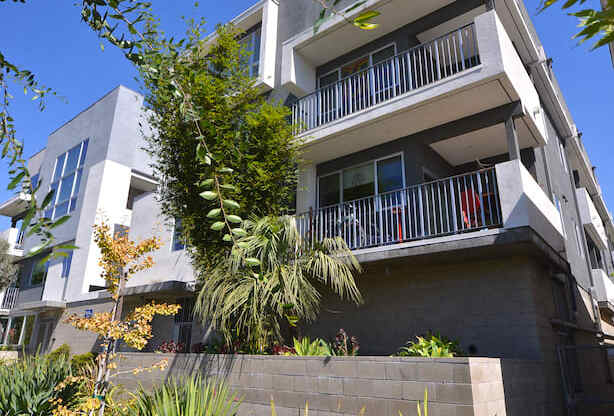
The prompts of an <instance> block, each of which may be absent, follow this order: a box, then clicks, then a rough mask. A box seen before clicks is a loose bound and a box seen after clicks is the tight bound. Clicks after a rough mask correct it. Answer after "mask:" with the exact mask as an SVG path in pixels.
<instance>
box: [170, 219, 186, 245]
mask: <svg viewBox="0 0 614 416" xmlns="http://www.w3.org/2000/svg"><path fill="white" fill-rule="evenodd" d="M172 248H173V251H179V250H183V249H184V248H185V244H184V242H183V225H182V223H181V218H175V226H174V229H173V245H172Z"/></svg>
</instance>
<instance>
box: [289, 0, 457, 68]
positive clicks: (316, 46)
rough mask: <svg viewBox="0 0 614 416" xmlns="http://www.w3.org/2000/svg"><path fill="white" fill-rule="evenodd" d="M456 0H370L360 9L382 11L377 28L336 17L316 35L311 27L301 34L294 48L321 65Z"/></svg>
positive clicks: (312, 62)
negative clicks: (361, 27)
mask: <svg viewBox="0 0 614 416" xmlns="http://www.w3.org/2000/svg"><path fill="white" fill-rule="evenodd" d="M453 2H454V0H429V1H408V0H402V1H399V0H379V1H374V0H371V1H369V2H368V3H367V5H365V7H363V8H361V9H359V10H365V9H367V10H375V11H378V12H380V13H381V15H380V16H378V17H377V18H376V22H377V23H379V27H378V28H377V29H374V30H359V29H358V28H356V27H355V26H354V25H352V24H350V23H347V22H345V21H343V20H342V19H337V20H333V21H332V22H331V23H330V24H324V25H323V26H322V28H321V29H320V31H319V32H318V33H317V34H316V35H313V29H311V28H309V29H308V30H307V31H306V32H303V33H302V34H300V35H299V37H300V38H301V39H300V40H299V39H297V41H298V42H299V45H297V46H296V47H295V49H296V51H297V52H298V53H300V54H301V55H302V56H303V57H304V58H306V59H307V60H308V61H309V62H310V63H311V64H312V65H314V66H318V65H322V64H324V63H326V62H328V61H330V60H332V59H334V58H336V57H338V56H341V55H344V54H345V53H347V51H351V50H353V49H356V48H359V47H361V46H363V45H366V44H367V43H369V42H371V41H373V40H375V39H378V38H380V37H382V36H383V35H385V34H387V33H390V32H392V31H394V30H396V29H398V28H400V27H402V26H405V25H407V24H408V23H411V22H413V21H415V20H417V19H419V18H420V17H422V16H425V15H427V14H429V13H432V12H434V11H436V10H438V9H440V8H442V7H444V6H447V5H448V4H451V3H453ZM359 10H357V13H359Z"/></svg>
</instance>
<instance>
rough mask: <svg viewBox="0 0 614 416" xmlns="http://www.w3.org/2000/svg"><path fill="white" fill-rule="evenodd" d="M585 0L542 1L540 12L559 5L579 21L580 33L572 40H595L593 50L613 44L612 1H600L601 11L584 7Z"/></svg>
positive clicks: (613, 20)
mask: <svg viewBox="0 0 614 416" xmlns="http://www.w3.org/2000/svg"><path fill="white" fill-rule="evenodd" d="M586 2H587V0H565V1H564V2H561V0H542V2H541V7H540V9H541V10H545V9H547V8H549V7H551V6H553V5H556V4H561V3H562V5H561V8H562V9H563V10H565V11H568V12H569V14H570V15H571V16H575V17H577V18H578V19H579V20H580V24H579V27H580V31H579V32H578V33H576V35H575V36H574V38H577V39H579V40H580V42H586V41H587V40H591V39H596V41H595V43H594V44H593V49H596V48H599V47H601V46H605V45H608V44H610V43H612V42H614V0H602V1H601V2H602V4H603V8H602V10H599V9H593V8H589V7H584V5H585V4H586Z"/></svg>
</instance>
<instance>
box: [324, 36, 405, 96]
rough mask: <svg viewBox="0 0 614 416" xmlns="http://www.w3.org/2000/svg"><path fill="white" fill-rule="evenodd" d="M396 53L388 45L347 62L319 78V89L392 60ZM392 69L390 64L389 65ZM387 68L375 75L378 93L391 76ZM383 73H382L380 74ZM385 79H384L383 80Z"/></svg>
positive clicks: (393, 48) (394, 49)
mask: <svg viewBox="0 0 614 416" xmlns="http://www.w3.org/2000/svg"><path fill="white" fill-rule="evenodd" d="M395 52H396V46H395V45H394V44H393V45H389V46H386V47H385V48H383V49H380V50H378V51H375V52H372V53H371V54H369V55H367V56H363V57H362V58H359V59H355V60H354V61H352V62H349V63H347V64H345V65H343V66H341V67H339V68H337V69H335V70H334V71H332V72H329V73H327V74H326V75H324V76H321V77H320V79H319V84H320V88H323V87H326V86H327V85H331V84H333V83H335V82H337V81H338V80H339V79H341V78H346V77H349V76H351V75H353V74H355V73H357V72H360V71H363V70H365V69H367V68H369V67H370V66H373V65H377V64H379V63H381V62H383V61H385V60H386V59H389V58H392V57H393V56H394V54H395ZM390 66H391V68H392V63H391V64H390ZM388 69H389V68H388V66H387V65H385V66H384V68H381V69H380V71H379V72H378V74H377V75H376V79H377V82H376V83H377V84H378V85H376V89H377V90H378V91H376V92H379V90H381V89H382V88H383V87H384V86H383V85H381V84H383V83H388V82H389V80H390V79H391V74H390V73H389V72H388ZM382 71H383V72H382ZM384 78H385V79H384Z"/></svg>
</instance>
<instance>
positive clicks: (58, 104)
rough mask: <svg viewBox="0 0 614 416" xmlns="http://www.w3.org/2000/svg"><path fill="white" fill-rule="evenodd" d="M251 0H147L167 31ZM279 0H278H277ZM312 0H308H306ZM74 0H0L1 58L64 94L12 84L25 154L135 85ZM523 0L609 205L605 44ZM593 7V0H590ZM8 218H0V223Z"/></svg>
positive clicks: (2, 177)
mask: <svg viewBox="0 0 614 416" xmlns="http://www.w3.org/2000/svg"><path fill="white" fill-rule="evenodd" d="M255 1H256V0H226V1H211V0H209V1H201V5H200V7H199V8H197V9H195V8H194V2H193V0H152V2H153V5H154V8H155V12H156V14H157V15H158V16H161V19H162V28H163V29H164V30H165V31H166V32H167V33H169V34H180V33H182V32H183V31H184V29H185V26H184V24H183V22H182V21H181V17H182V16H194V17H197V18H199V17H201V16H203V17H205V18H206V19H207V22H208V23H210V26H209V28H212V27H213V26H214V24H215V23H219V22H225V21H227V20H229V19H230V18H232V17H234V16H236V15H237V14H239V13H240V12H241V11H243V10H244V9H246V8H247V7H249V6H250V5H252V4H253V3H255ZM282 1H283V0H282ZM304 1H311V0H304ZM73 3H74V1H72V0H52V1H50V0H46V1H34V0H30V1H28V2H27V3H26V4H21V3H13V2H2V3H0V39H2V41H1V43H0V50H1V51H2V52H3V53H4V55H5V56H6V58H7V59H8V60H10V61H12V62H14V63H16V64H17V65H19V66H20V67H23V68H27V69H29V70H31V71H33V72H34V73H36V74H37V75H38V78H39V79H40V80H41V81H43V82H44V84H45V85H47V86H50V87H52V88H54V89H55V90H56V91H58V92H59V93H60V94H61V95H62V96H64V97H66V100H67V102H64V101H60V100H57V99H50V101H49V105H48V107H47V109H46V110H45V111H44V112H42V113H41V112H38V111H37V110H36V106H35V105H34V104H32V102H31V101H30V99H29V98H28V99H25V98H23V93H20V92H19V91H18V90H16V91H14V92H15V96H16V98H15V101H14V104H13V108H12V113H13V116H14V118H15V119H16V120H17V123H16V124H17V128H18V132H19V135H20V138H22V139H23V140H24V141H25V153H26V156H30V155H32V154H34V153H35V152H36V151H38V150H39V149H41V148H42V147H44V146H45V143H46V140H47V136H48V135H49V133H51V132H52V131H53V130H55V129H56V128H58V127H59V126H61V125H62V124H63V123H65V122H66V121H68V120H70V119H71V118H72V117H74V116H75V115H76V114H77V113H79V112H80V111H81V110H83V109H84V108H86V107H87V106H89V105H90V104H91V103H93V102H94V101H95V100H97V99H98V98H100V97H102V96H103V95H104V94H105V93H107V92H108V91H110V90H111V89H113V88H114V87H116V86H117V85H118V84H124V85H126V86H128V87H131V88H134V89H138V83H137V81H135V79H134V77H135V75H136V72H135V70H134V69H133V67H132V66H131V65H130V64H129V63H128V62H127V61H126V60H125V59H124V58H123V57H122V56H121V54H120V53H119V52H118V51H116V50H115V49H114V48H112V47H107V48H105V50H104V52H103V51H102V50H101V49H100V47H99V43H100V42H99V41H98V40H97V38H96V36H95V35H94V34H93V33H92V32H91V31H90V30H89V29H88V28H87V27H86V26H85V25H84V24H83V23H81V22H80V20H79V17H80V16H79V9H78V7H76V6H74V5H73ZM525 4H526V5H527V8H528V9H529V12H530V13H531V15H532V17H533V21H534V23H535V26H536V28H537V31H538V33H539V35H540V38H541V40H542V42H543V44H544V46H545V49H546V52H547V54H548V56H549V57H552V58H553V59H554V70H555V72H556V75H557V77H558V79H559V82H560V84H561V88H562V90H563V93H564V95H565V98H566V99H567V102H568V104H569V107H570V109H571V112H572V115H573V117H574V119H575V121H576V124H577V125H578V127H579V129H580V130H581V131H582V132H583V133H584V136H583V139H584V143H585V145H586V148H587V149H588V152H589V155H590V157H591V160H592V162H593V164H594V165H596V166H597V167H598V169H597V175H598V177H599V180H600V182H601V185H602V188H603V191H604V194H605V197H606V201H607V203H608V206H609V207H613V208H614V163H612V158H611V154H612V153H611V152H612V144H611V140H612V138H613V136H614V134H613V133H612V131H614V129H613V128H612V122H613V118H614V104H613V101H614V68H613V67H612V64H611V61H610V57H609V52H608V50H607V49H606V48H601V49H600V50H598V51H595V52H589V51H588V47H587V46H577V45H576V42H575V41H574V40H571V36H572V35H573V34H574V33H575V31H576V20H575V18H573V17H569V16H566V15H565V14H564V13H563V12H561V11H560V9H558V8H553V9H551V10H549V11H547V12H545V13H543V14H540V15H536V10H537V6H538V4H539V0H526V1H525ZM587 4H589V6H591V7H598V4H599V1H598V0H589V1H588V3H587ZM7 183H8V179H7V173H6V165H5V164H4V163H3V162H2V163H0V201H4V200H6V199H8V198H9V197H10V196H11V195H12V192H9V191H7V190H6V184H7ZM8 224H9V223H8V219H6V218H0V230H2V229H5V228H7V227H8V226H9V225H8Z"/></svg>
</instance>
